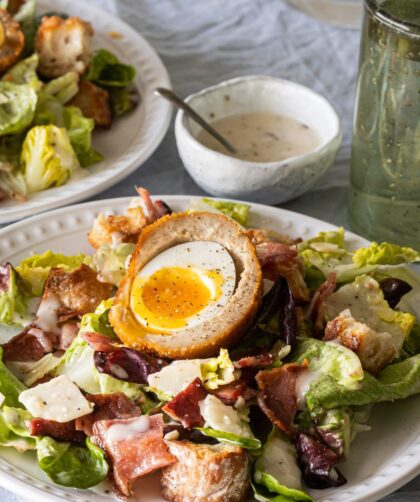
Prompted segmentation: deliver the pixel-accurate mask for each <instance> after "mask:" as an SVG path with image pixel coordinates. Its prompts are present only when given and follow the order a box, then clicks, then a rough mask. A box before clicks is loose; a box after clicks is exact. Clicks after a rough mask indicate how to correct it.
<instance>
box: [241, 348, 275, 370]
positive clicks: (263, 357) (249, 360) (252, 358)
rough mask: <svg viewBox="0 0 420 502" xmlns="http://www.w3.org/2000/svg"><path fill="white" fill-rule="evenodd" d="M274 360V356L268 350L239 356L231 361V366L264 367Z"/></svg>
mask: <svg viewBox="0 0 420 502" xmlns="http://www.w3.org/2000/svg"><path fill="white" fill-rule="evenodd" d="M273 362H274V356H273V354H271V353H270V352H266V351H264V352H261V353H260V354H255V355H249V356H245V357H241V359H238V360H237V361H233V366H234V367H235V368H237V369H243V368H265V367H267V366H270V365H271V364H273Z"/></svg>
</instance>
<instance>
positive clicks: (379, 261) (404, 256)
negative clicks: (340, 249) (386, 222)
mask: <svg viewBox="0 0 420 502" xmlns="http://www.w3.org/2000/svg"><path fill="white" fill-rule="evenodd" d="M416 261H420V253H419V252H418V251H416V250H415V249H412V248H408V247H401V246H397V245H396V244H390V243H389V242H383V243H382V244H378V243H377V242H372V243H371V244H370V246H368V247H367V248H360V249H358V250H357V251H356V252H355V253H354V255H353V263H354V264H355V265H356V266H357V267H359V268H362V267H365V266H367V265H401V264H404V263H413V262H416Z"/></svg>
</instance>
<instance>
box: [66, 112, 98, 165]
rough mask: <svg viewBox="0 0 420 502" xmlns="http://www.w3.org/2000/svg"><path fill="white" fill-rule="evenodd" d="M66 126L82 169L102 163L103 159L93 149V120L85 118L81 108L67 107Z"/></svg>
mask: <svg viewBox="0 0 420 502" xmlns="http://www.w3.org/2000/svg"><path fill="white" fill-rule="evenodd" d="M63 118H64V126H65V128H66V129H67V132H68V135H69V138H70V142H71V145H72V147H73V149H74V151H75V152H76V155H77V158H78V159H79V162H80V165H81V166H82V167H87V166H90V165H92V164H96V163H97V162H100V161H101V160H102V159H103V157H102V155H101V154H100V153H98V152H96V151H95V150H93V148H92V131H93V129H94V127H95V122H94V121H93V119H88V118H86V117H84V116H83V114H82V112H81V111H80V109H79V108H77V107H75V106H67V107H65V108H64V110H63Z"/></svg>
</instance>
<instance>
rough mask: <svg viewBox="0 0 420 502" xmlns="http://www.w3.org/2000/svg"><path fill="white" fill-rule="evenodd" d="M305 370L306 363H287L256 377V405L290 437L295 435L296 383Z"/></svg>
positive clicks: (261, 372) (260, 373)
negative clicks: (257, 390)
mask: <svg viewBox="0 0 420 502" xmlns="http://www.w3.org/2000/svg"><path fill="white" fill-rule="evenodd" d="M306 369H307V363H305V364H296V363H289V364H284V365H283V366H280V368H274V369H272V370H265V371H260V372H259V373H258V374H257V376H256V380H257V383H258V388H259V392H258V395H257V401H258V405H259V406H260V408H261V410H262V411H263V412H264V413H265V414H266V415H267V417H268V419H269V420H270V421H271V422H272V423H273V424H274V425H275V426H276V427H278V428H279V429H281V430H282V431H284V432H285V433H286V434H288V435H290V436H293V435H294V434H295V429H294V425H293V420H294V418H295V415H296V411H297V393H296V383H297V379H298V378H299V376H300V375H301V374H302V373H303V372H304V371H306Z"/></svg>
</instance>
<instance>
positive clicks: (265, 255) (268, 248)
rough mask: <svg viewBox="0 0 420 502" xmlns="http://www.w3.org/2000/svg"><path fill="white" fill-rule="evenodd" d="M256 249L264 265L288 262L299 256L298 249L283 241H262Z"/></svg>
mask: <svg viewBox="0 0 420 502" xmlns="http://www.w3.org/2000/svg"><path fill="white" fill-rule="evenodd" d="M255 249H256V251H257V256H258V259H259V261H260V264H261V266H262V267H265V266H267V265H273V264H274V263H284V262H288V261H289V260H291V259H293V258H295V257H296V256H297V251H296V249H294V248H292V247H290V246H288V245H287V244H283V243H282V242H262V243H261V244H257V245H256V246H255Z"/></svg>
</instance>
